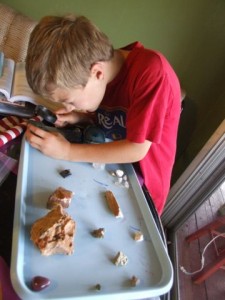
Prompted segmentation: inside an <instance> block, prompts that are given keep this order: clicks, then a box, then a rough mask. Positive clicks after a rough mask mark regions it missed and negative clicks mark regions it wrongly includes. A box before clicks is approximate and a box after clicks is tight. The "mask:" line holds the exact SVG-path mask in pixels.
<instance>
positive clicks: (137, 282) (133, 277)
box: [130, 276, 140, 286]
mask: <svg viewBox="0 0 225 300" xmlns="http://www.w3.org/2000/svg"><path fill="white" fill-rule="evenodd" d="M130 283H131V286H137V285H138V284H139V283H140V279H139V278H137V277H136V276H132V277H131V280H130Z"/></svg>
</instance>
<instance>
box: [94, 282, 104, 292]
mask: <svg viewBox="0 0 225 300" xmlns="http://www.w3.org/2000/svg"><path fill="white" fill-rule="evenodd" d="M101 288H102V287H101V285H100V284H99V283H98V284H96V286H95V289H96V291H100V290H101Z"/></svg>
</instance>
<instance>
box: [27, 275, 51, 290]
mask: <svg viewBox="0 0 225 300" xmlns="http://www.w3.org/2000/svg"><path fill="white" fill-rule="evenodd" d="M50 283H51V282H50V280H49V279H48V278H46V277H42V276H35V277H34V278H33V279H32V281H31V288H32V290H33V291H35V292H38V291H41V290H43V289H45V288H46V287H48V286H49V285H50Z"/></svg>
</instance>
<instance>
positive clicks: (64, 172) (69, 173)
mask: <svg viewBox="0 0 225 300" xmlns="http://www.w3.org/2000/svg"><path fill="white" fill-rule="evenodd" d="M59 174H60V175H61V176H62V177H63V178H66V177H68V176H70V175H72V173H71V172H70V170H69V169H67V170H62V171H60V172H59Z"/></svg>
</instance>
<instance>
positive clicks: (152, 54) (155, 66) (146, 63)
mask: <svg viewBox="0 0 225 300" xmlns="http://www.w3.org/2000/svg"><path fill="white" fill-rule="evenodd" d="M121 49H123V50H127V51H129V55H128V57H127V65H129V66H131V65H132V66H133V67H138V69H139V70H140V72H142V71H144V70H147V69H151V72H152V71H153V70H156V71H157V70H159V71H160V70H161V71H162V70H163V69H164V67H163V65H164V64H165V63H167V60H166V58H165V57H164V56H163V55H162V54H161V53H160V52H158V51H155V50H152V49H150V48H146V47H144V45H143V44H142V43H140V42H134V43H132V44H129V45H127V46H125V47H123V48H121Z"/></svg>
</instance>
